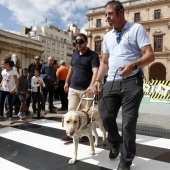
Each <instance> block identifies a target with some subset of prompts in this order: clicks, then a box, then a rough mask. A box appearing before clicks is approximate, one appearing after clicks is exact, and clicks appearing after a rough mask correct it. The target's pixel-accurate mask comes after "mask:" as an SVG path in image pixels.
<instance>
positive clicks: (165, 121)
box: [117, 97, 170, 139]
mask: <svg viewBox="0 0 170 170" xmlns="http://www.w3.org/2000/svg"><path fill="white" fill-rule="evenodd" d="M149 100H150V99H149V98H147V97H144V98H143V100H142V103H141V105H140V108H139V118H138V123H137V129H136V133H137V134H142V135H148V136H155V137H162V138H168V139H170V104H168V103H151V102H148V101H149ZM117 122H118V127H119V130H121V110H120V113H119V116H118V119H117Z"/></svg>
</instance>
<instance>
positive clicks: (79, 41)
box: [76, 39, 85, 44]
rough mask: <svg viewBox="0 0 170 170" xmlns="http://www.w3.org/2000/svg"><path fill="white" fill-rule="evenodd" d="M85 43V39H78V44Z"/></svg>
mask: <svg viewBox="0 0 170 170" xmlns="http://www.w3.org/2000/svg"><path fill="white" fill-rule="evenodd" d="M84 43H85V41H84V40H82V39H77V40H76V44H84Z"/></svg>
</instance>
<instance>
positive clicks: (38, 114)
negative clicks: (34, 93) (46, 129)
mask: <svg viewBox="0 0 170 170" xmlns="http://www.w3.org/2000/svg"><path fill="white" fill-rule="evenodd" d="M37 90H38V99H37V102H38V113H37V119H40V86H39V87H38V88H37Z"/></svg>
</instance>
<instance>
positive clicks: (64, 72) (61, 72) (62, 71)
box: [56, 65, 69, 81]
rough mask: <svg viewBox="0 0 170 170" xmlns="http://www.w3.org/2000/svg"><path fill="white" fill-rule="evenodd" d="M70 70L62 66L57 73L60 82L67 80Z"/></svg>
mask: <svg viewBox="0 0 170 170" xmlns="http://www.w3.org/2000/svg"><path fill="white" fill-rule="evenodd" d="M68 70H69V69H68V68H67V67H66V66H63V65H61V66H60V67H59V68H58V69H57V72H56V76H57V78H58V80H64V81H65V80H66V77H67V74H68Z"/></svg>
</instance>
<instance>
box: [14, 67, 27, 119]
mask: <svg viewBox="0 0 170 170" xmlns="http://www.w3.org/2000/svg"><path fill="white" fill-rule="evenodd" d="M27 75H28V69H27V68H23V69H22V72H21V76H20V77H19V84H18V88H17V90H18V93H19V99H20V101H21V105H20V109H19V113H18V117H19V118H20V119H21V120H23V119H25V114H24V109H25V106H26V93H27V90H28V79H27Z"/></svg>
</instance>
